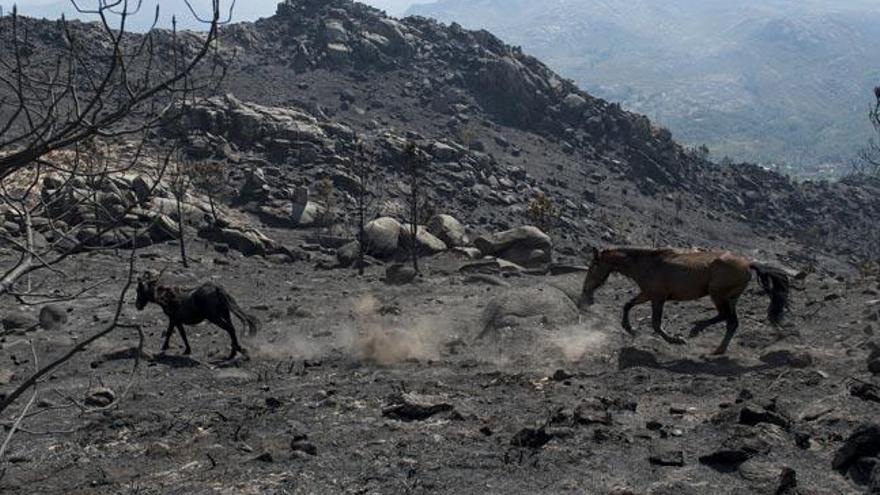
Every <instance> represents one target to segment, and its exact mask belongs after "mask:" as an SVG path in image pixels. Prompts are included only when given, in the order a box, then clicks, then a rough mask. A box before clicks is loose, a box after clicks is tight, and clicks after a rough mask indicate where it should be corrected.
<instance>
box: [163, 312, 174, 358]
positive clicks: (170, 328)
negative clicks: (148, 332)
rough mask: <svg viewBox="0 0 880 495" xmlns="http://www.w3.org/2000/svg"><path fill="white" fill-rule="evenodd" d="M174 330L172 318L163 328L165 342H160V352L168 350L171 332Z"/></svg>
mask: <svg viewBox="0 0 880 495" xmlns="http://www.w3.org/2000/svg"><path fill="white" fill-rule="evenodd" d="M173 331H174V320H171V319H169V320H168V329H167V330H165V342H164V343H163V344H162V352H165V351H167V350H168V347H169V346H170V343H171V332H173Z"/></svg>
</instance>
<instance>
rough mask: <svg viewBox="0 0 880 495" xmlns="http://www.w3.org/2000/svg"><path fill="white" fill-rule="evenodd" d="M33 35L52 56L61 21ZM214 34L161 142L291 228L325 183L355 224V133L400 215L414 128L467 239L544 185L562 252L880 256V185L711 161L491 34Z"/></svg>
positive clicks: (332, 29)
mask: <svg viewBox="0 0 880 495" xmlns="http://www.w3.org/2000/svg"><path fill="white" fill-rule="evenodd" d="M76 29H77V30H80V31H82V32H83V33H87V32H88V31H89V29H90V27H89V26H88V25H85V24H78V25H77V26H76ZM31 30H32V32H33V33H37V34H39V33H42V35H40V36H34V37H33V39H34V40H36V41H35V43H43V44H45V45H44V46H43V48H41V50H43V49H44V50H46V51H47V53H49V51H50V50H51V47H52V44H51V43H52V40H57V37H53V36H51V33H52V32H53V31H54V30H57V26H56V25H55V24H53V23H49V22H42V21H34V22H33V25H32V26H31ZM224 36H225V41H224V43H225V45H224V46H225V47H226V48H227V49H228V50H229V52H230V53H232V51H233V50H234V51H235V52H236V56H235V58H234V66H233V67H231V68H230V71H229V76H228V78H227V79H226V80H225V82H224V87H223V89H222V91H221V92H222V93H226V94H227V96H218V97H216V98H214V99H213V100H211V101H210V102H208V103H207V104H206V105H205V108H196V109H192V111H191V112H190V113H189V115H187V118H186V119H184V121H183V124H182V125H183V129H181V128H180V125H177V126H175V128H174V129H170V130H169V131H172V130H173V132H169V134H168V136H169V137H172V138H174V139H178V138H180V136H183V139H184V140H185V141H186V142H187V143H188V144H187V146H188V150H189V153H190V155H191V157H193V158H195V159H197V160H208V161H210V160H219V161H221V162H222V163H225V164H227V167H228V168H229V171H230V176H231V177H232V180H233V182H232V184H233V185H235V187H236V189H242V188H246V186H248V187H250V186H249V185H248V184H249V182H248V181H250V180H251V179H253V178H254V177H258V178H259V181H261V183H262V185H261V186H260V188H262V189H261V190H262V193H261V194H260V195H257V196H254V197H250V196H249V197H246V198H244V199H239V200H237V201H238V203H237V204H238V207H239V208H243V210H244V211H246V212H250V213H253V214H256V215H257V216H258V218H260V219H262V220H263V222H267V223H268V224H271V225H279V224H285V225H291V224H290V219H289V214H288V212H289V211H290V208H291V206H290V205H291V202H293V203H296V202H297V201H300V202H302V201H301V200H302V197H301V195H300V199H299V200H295V199H294V191H295V190H296V189H297V188H306V189H311V192H312V194H313V199H314V194H315V193H316V188H315V186H316V184H317V183H318V181H319V180H320V179H321V178H329V179H331V180H332V181H333V183H334V186H335V187H334V191H333V192H332V195H331V196H332V198H328V199H327V200H326V201H325V202H332V203H334V204H333V205H330V206H332V208H333V209H335V210H337V211H336V213H337V214H338V215H337V216H338V217H339V222H338V223H339V228H340V229H341V230H342V231H343V232H341V233H340V234H339V235H340V236H345V235H350V234H345V232H344V230H346V228H349V232H350V227H351V222H350V221H348V220H349V218H348V215H350V214H351V203H352V201H351V200H352V192H353V188H354V187H355V186H354V181H353V177H352V176H353V173H354V168H355V165H357V163H355V160H354V154H353V149H354V147H355V146H354V143H355V140H356V139H363V140H365V141H366V142H367V144H368V146H369V148H371V150H372V151H373V153H374V155H375V157H374V158H373V159H372V160H373V161H374V168H375V169H376V171H377V172H380V174H379V175H380V176H381V177H383V180H381V181H380V185H381V187H376V188H373V193H374V196H376V198H375V199H376V200H377V201H376V202H375V203H374V204H375V205H376V207H375V209H374V211H372V212H371V216H377V215H391V216H396V217H398V218H400V217H402V216H403V210H404V204H403V203H404V202H403V195H404V192H405V190H406V187H405V184H403V181H402V179H403V177H402V174H401V172H402V163H403V162H402V154H403V151H404V148H405V143H406V142H407V141H408V140H415V141H418V142H420V143H422V144H423V145H424V146H425V148H426V149H427V150H428V151H429V153H430V154H431V165H430V167H428V168H426V169H425V171H424V179H425V180H426V181H427V182H428V185H429V187H427V190H428V191H429V195H430V196H431V200H432V201H431V202H432V204H433V206H434V210H435V211H437V212H441V213H450V214H452V215H454V216H456V217H457V218H459V219H460V220H461V222H462V223H464V224H465V225H466V228H467V229H469V230H470V231H471V233H472V237H474V236H476V235H479V234H480V233H484V232H487V231H497V230H505V229H508V228H512V227H515V226H518V225H521V224H523V223H530V220H531V219H530V218H528V215H527V206H528V204H529V202H530V201H532V200H534V199H535V198H537V197H540V195H542V194H543V195H546V197H547V198H549V199H550V201H551V202H552V204H553V211H554V212H555V213H556V215H554V216H556V217H558V218H557V219H556V220H555V222H554V225H553V232H552V235H553V237H554V240H555V242H556V245H557V247H558V248H560V251H561V253H562V254H563V255H567V256H572V257H579V253H580V251H581V250H582V249H583V247H584V246H585V245H590V244H593V245H604V244H624V243H625V244H674V245H689V244H694V245H701V246H718V245H721V246H725V247H731V248H734V249H739V250H754V249H758V250H764V251H765V253H766V255H767V256H773V255H780V256H783V257H785V258H787V259H790V260H792V261H794V260H795V259H797V260H801V261H804V262H807V263H809V264H815V265H822V264H823V263H820V262H819V261H818V260H819V259H820V258H821V257H822V256H823V255H826V254H827V255H837V254H844V255H846V256H847V257H846V258H842V259H843V260H844V261H847V262H854V263H858V262H860V260H862V259H864V258H866V257H872V256H875V255H876V245H877V242H876V238H875V236H876V234H875V233H874V231H875V229H873V227H872V226H873V225H876V219H877V218H878V215H880V202H878V200H877V197H878V196H877V194H875V192H876V185H866V184H851V183H846V182H844V183H838V184H828V183H822V182H817V183H811V182H807V183H796V182H793V181H791V180H789V179H788V178H786V177H783V176H780V175H778V174H775V173H772V172H767V171H765V170H763V169H761V168H759V167H756V166H750V165H736V166H732V167H720V166H717V165H714V164H712V163H710V162H707V161H705V160H703V159H702V158H700V157H699V156H696V155H695V154H693V153H690V152H689V151H688V150H687V149H685V148H684V147H682V146H680V145H679V144H677V143H676V142H675V141H674V140H673V138H672V136H671V134H670V133H669V132H668V131H667V130H665V129H663V128H661V127H658V126H656V125H653V124H652V123H651V121H650V120H648V119H647V118H645V117H644V116H640V115H636V114H632V113H629V112H626V111H624V110H622V109H621V108H620V106H619V105H616V104H612V103H609V102H606V101H604V100H601V99H598V98H595V97H593V96H591V95H589V94H587V93H585V92H584V91H582V90H581V89H579V88H578V87H577V86H575V85H574V84H573V83H572V82H571V81H568V80H565V79H563V78H561V77H560V76H558V75H557V74H555V73H554V72H553V71H551V70H550V69H548V68H547V67H546V66H545V65H544V64H542V63H541V62H540V61H539V60H537V59H535V58H533V57H531V56H529V55H527V54H525V53H523V52H522V51H521V50H520V49H518V48H516V47H511V46H508V45H506V44H504V43H503V42H501V41H500V40H499V39H498V38H496V37H495V36H493V35H492V34H490V33H488V32H485V31H468V30H465V29H462V28H461V27H459V26H457V25H452V26H444V25H442V24H439V23H437V22H435V21H432V20H428V19H424V18H407V19H404V20H395V19H391V18H387V17H385V16H384V15H382V14H381V12H379V11H378V10H375V9H372V8H370V7H367V6H365V5H362V4H358V3H353V2H350V1H347V0H333V1H329V2H328V1H317V0H290V1H287V2H285V3H282V4H280V5H279V6H278V11H277V14H276V15H275V16H273V17H270V18H267V19H263V20H260V21H258V22H256V23H244V24H235V25H231V26H228V27H226V29H225V34H224ZM181 131H183V132H182V133H181ZM317 206H322V207H323V206H326V205H317ZM317 206H313V207H312V208H314V207H317ZM306 220H308V219H306ZM308 223H309V222H308V221H306V222H305V224H306V225H307V224H308ZM292 225H293V226H296V225H297V221H296V220H294V223H293V224H292ZM306 225H299V226H300V227H304V226H306ZM804 247H809V249H808V250H804V249H803V248H804ZM795 253H797V254H795ZM835 257H836V256H835ZM838 259H840V258H838ZM828 263H831V262H830V261H827V262H826V263H824V264H828Z"/></svg>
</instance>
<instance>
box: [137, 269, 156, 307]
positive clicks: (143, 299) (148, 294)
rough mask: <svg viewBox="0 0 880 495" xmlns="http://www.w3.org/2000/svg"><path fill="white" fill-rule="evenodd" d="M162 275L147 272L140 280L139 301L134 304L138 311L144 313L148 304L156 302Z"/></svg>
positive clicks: (138, 288)
mask: <svg viewBox="0 0 880 495" xmlns="http://www.w3.org/2000/svg"><path fill="white" fill-rule="evenodd" d="M160 275H161V274H156V273H155V272H145V273H144V274H143V275H141V276H140V277H139V278H138V286H137V301H135V303H134V306H135V307H136V308H137V309H138V311H142V310H143V309H144V308H146V307H147V304H149V303H150V302H152V301H154V300H155V297H156V287H158V285H159V276H160Z"/></svg>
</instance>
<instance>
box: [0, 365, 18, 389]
mask: <svg viewBox="0 0 880 495" xmlns="http://www.w3.org/2000/svg"><path fill="white" fill-rule="evenodd" d="M12 380H15V372H14V371H11V370H6V369H2V368H0V386H3V387H5V386H6V385H9V384H10V383H12Z"/></svg>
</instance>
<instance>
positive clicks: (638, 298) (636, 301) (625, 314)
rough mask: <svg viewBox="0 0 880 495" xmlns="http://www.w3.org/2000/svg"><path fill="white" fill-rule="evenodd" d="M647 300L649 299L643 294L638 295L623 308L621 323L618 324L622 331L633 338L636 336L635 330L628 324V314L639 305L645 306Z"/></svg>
mask: <svg viewBox="0 0 880 495" xmlns="http://www.w3.org/2000/svg"><path fill="white" fill-rule="evenodd" d="M649 300H650V299H648V297H647V296H646V295H645V294H644V293H640V294H639V295H637V296H636V297H634V298H632V300H630V301H629V302H628V303H626V304H625V305H624V306H623V321H621V323H620V324H621V325H623V329H624V330H626V331H627V333H629V334H630V335H632V336H633V337H635V336H636V332H635V330H633V327H632V325H631V324H630V322H629V312H630V311H632V309H633V308H634V307H636V306H638V305H639V304H645V303H646V302H648V301H649Z"/></svg>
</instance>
